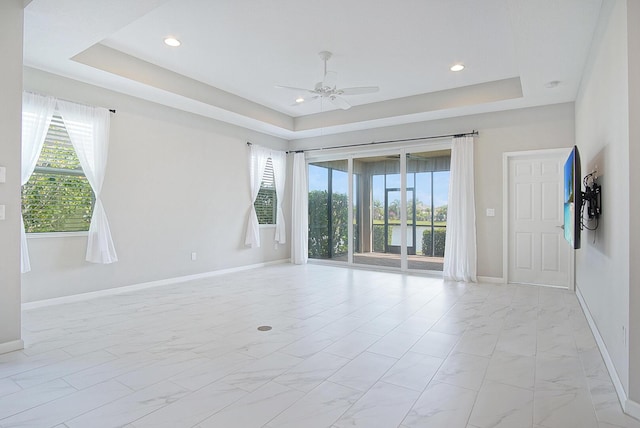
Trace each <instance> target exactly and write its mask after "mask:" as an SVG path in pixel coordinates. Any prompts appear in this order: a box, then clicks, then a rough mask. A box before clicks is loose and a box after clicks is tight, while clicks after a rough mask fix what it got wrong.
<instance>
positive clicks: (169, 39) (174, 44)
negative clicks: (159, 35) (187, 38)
mask: <svg viewBox="0 0 640 428" xmlns="http://www.w3.org/2000/svg"><path fill="white" fill-rule="evenodd" d="M164 44H165V45H167V46H171V47H172V48H177V47H178V46H180V45H181V44H182V42H180V40H178V39H176V38H175V37H171V36H169V37H165V38H164Z"/></svg>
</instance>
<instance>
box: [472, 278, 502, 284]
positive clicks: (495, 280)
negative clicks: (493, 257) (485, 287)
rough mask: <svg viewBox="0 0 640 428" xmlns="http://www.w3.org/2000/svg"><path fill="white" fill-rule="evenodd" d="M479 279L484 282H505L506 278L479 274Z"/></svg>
mask: <svg viewBox="0 0 640 428" xmlns="http://www.w3.org/2000/svg"><path fill="white" fill-rule="evenodd" d="M477 279H478V282H484V283H487V284H504V279H502V278H498V277H496V276H479V277H477Z"/></svg>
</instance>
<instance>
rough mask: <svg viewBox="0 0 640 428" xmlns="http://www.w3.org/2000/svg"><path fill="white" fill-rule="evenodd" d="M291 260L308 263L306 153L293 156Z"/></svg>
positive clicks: (297, 262)
mask: <svg viewBox="0 0 640 428" xmlns="http://www.w3.org/2000/svg"><path fill="white" fill-rule="evenodd" d="M291 205H292V216H291V217H292V220H291V221H292V223H293V224H292V233H291V235H292V238H291V261H292V262H293V263H295V264H297V265H302V264H305V263H307V258H308V256H309V255H308V253H309V251H308V250H309V186H308V185H307V163H306V161H305V157H304V153H296V154H295V155H294V157H293V196H292V199H291Z"/></svg>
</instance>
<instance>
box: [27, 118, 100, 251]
mask: <svg viewBox="0 0 640 428" xmlns="http://www.w3.org/2000/svg"><path fill="white" fill-rule="evenodd" d="M60 126H61V127H62V128H63V130H64V132H63V133H62V132H61V131H60V130H57V131H53V133H52V128H53V127H60ZM48 143H49V145H51V144H55V146H61V145H64V144H68V145H70V146H71V147H72V148H73V152H74V154H75V156H76V158H77V156H78V154H77V152H76V150H75V147H74V146H73V143H72V142H71V138H70V137H69V135H68V132H67V130H66V126H65V124H64V120H63V118H62V116H61V114H60V112H59V111H57V110H55V111H54V114H53V117H52V119H51V123H50V125H49V129H48V130H47V135H46V137H45V141H44V143H43V150H44V148H45V146H47V144H48ZM41 157H42V152H41V153H40V155H39V157H38V164H36V167H35V168H34V171H33V173H32V176H31V177H29V181H31V179H32V177H33V175H34V174H37V173H41V174H50V175H59V176H61V177H83V178H85V179H87V178H86V174H85V172H84V170H83V169H82V165H81V164H80V161H79V159H78V167H77V168H74V169H72V168H56V167H50V166H41V165H39V164H40V163H41ZM29 181H27V183H29ZM27 183H26V184H25V186H26V185H27ZM87 185H88V187H89V190H90V191H91V205H90V211H91V216H90V218H91V217H92V216H93V209H94V206H95V202H96V195H95V192H94V191H93V188H92V187H91V184H90V183H89V182H88V180H87ZM23 189H24V186H21V195H20V205H21V210H20V211H21V215H23V214H22V212H23V207H24V194H23V193H22V192H23ZM90 224H91V220H89V222H88V223H87V224H86V230H56V231H46V232H28V231H25V233H26V236H27V238H29V239H31V238H36V239H46V238H61V237H84V236H88V234H89V227H90ZM25 226H26V222H25Z"/></svg>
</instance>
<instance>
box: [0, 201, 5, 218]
mask: <svg viewBox="0 0 640 428" xmlns="http://www.w3.org/2000/svg"><path fill="white" fill-rule="evenodd" d="M5 211H6V209H5V206H4V205H0V220H4V217H5Z"/></svg>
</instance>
